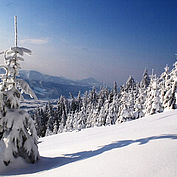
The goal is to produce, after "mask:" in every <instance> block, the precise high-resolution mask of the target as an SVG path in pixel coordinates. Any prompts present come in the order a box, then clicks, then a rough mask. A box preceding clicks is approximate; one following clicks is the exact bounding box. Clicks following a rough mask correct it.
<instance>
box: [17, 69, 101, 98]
mask: <svg viewBox="0 0 177 177" xmlns="http://www.w3.org/2000/svg"><path fill="white" fill-rule="evenodd" d="M19 77H20V78H22V79H23V80H25V81H26V82H28V84H29V85H30V87H31V88H32V89H33V91H34V92H35V94H36V95H37V97H38V98H39V99H57V98H59V97H60V95H63V96H65V97H69V92H71V93H72V94H73V95H74V96H76V95H77V94H78V92H79V91H81V93H84V92H85V91H87V90H90V89H91V88H92V87H93V86H94V87H96V88H99V87H100V86H101V85H102V84H101V82H99V81H97V80H95V79H94V78H87V79H83V80H77V81H74V80H70V79H66V78H64V77H58V76H50V75H47V74H42V73H40V72H38V71H34V70H20V72H19Z"/></svg>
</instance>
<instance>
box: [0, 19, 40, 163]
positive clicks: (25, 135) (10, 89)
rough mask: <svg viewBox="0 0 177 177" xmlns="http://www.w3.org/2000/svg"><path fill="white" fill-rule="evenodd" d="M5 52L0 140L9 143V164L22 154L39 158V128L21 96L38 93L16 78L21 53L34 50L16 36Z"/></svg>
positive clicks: (6, 156)
mask: <svg viewBox="0 0 177 177" xmlns="http://www.w3.org/2000/svg"><path fill="white" fill-rule="evenodd" d="M15 22H16V17H15ZM15 29H16V28H15ZM16 34H17V33H16ZM3 53H4V65H1V67H2V68H4V69H5V74H2V75H1V83H0V97H1V104H0V106H1V107H0V111H1V116H0V135H1V136H0V140H1V141H2V142H3V143H4V147H5V149H4V153H3V155H4V156H3V161H4V164H5V165H8V164H9V163H10V162H12V161H13V160H14V158H17V157H22V158H23V159H25V160H26V161H28V162H31V163H34V162H35V161H37V160H38V159H39V153H38V147H37V134H36V129H35V126H34V123H33V120H32V118H31V117H30V115H29V114H28V113H27V112H25V111H24V110H21V109H20V99H21V98H22V94H21V93H22V92H25V93H27V94H30V95H31V96H32V97H35V94H34V93H33V92H32V90H31V89H30V87H29V86H28V84H27V83H26V82H25V81H23V80H20V79H17V78H16V77H17V75H18V71H19V69H20V64H19V61H23V60H24V59H23V58H22V57H21V56H23V55H24V54H25V53H27V54H31V51H30V50H29V49H25V48H22V47H17V38H16V40H15V47H11V48H10V49H9V50H6V51H4V52H3ZM20 91H21V93H20Z"/></svg>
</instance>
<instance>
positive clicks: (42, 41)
mask: <svg viewBox="0 0 177 177" xmlns="http://www.w3.org/2000/svg"><path fill="white" fill-rule="evenodd" d="M20 43H21V44H35V45H42V44H47V43H48V39H22V40H20Z"/></svg>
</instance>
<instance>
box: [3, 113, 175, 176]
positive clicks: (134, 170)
mask: <svg viewBox="0 0 177 177" xmlns="http://www.w3.org/2000/svg"><path fill="white" fill-rule="evenodd" d="M176 125H177V110H173V111H169V112H164V113H159V114H155V115H152V116H147V117H144V118H141V119H137V120H134V121H130V122H125V123H123V124H118V125H113V126H107V127H95V128H89V129H84V130H82V131H79V132H68V133H62V134H57V135H52V136H49V137H45V138H41V139H39V142H40V143H39V151H40V154H41V159H40V161H39V162H37V163H36V164H25V163H24V162H23V160H22V159H20V158H18V159H17V161H16V162H17V163H15V165H14V164H10V166H9V167H8V168H6V167H4V166H3V164H2V163H0V175H5V176H8V175H13V176H16V175H17V176H25V177H26V176H35V177H36V176H51V177H58V176H62V177H75V176H77V177H83V176H84V177H98V176H99V177H142V176H143V177H167V176H169V177H175V176H177V158H176V156H177V148H176V147H177V128H176Z"/></svg>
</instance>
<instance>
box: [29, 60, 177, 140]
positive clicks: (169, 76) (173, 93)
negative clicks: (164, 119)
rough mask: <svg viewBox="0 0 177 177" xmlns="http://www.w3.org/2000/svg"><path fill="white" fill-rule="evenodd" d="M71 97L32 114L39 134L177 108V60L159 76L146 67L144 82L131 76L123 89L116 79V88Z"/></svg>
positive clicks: (107, 123) (115, 121) (104, 124)
mask: <svg viewBox="0 0 177 177" xmlns="http://www.w3.org/2000/svg"><path fill="white" fill-rule="evenodd" d="M70 97H71V98H70V99H67V98H65V97H63V96H61V97H60V98H59V100H58V103H57V106H56V107H54V106H53V105H52V104H51V103H50V102H49V103H48V104H46V105H45V107H44V108H37V109H36V110H35V111H34V112H33V113H32V118H33V119H34V122H35V126H36V129H37V135H38V136H39V137H44V136H48V135H52V134H57V133H62V132H67V131H73V130H81V129H84V128H90V127H94V126H98V127H99V126H107V125H113V124H118V123H122V122H125V121H128V120H133V119H138V118H141V117H143V116H146V115H151V114H155V113H160V112H163V111H164V110H169V109H176V108H177V101H176V99H177V62H175V63H174V65H173V68H172V70H170V69H169V67H168V66H166V67H165V68H164V72H163V73H162V74H161V75H160V76H159V77H157V76H156V75H154V74H153V73H152V74H151V75H149V74H148V71H147V70H146V69H145V71H144V73H143V76H142V80H141V81H140V82H136V81H135V80H134V78H133V77H132V76H129V78H128V80H127V82H126V83H125V84H124V85H122V86H121V87H120V88H119V89H118V87H117V83H116V82H115V83H114V87H113V88H112V89H108V88H106V87H102V88H101V89H100V90H99V91H96V89H95V88H93V89H92V90H91V91H89V92H88V91H86V92H85V94H84V95H82V96H81V94H80V92H79V94H78V96H77V97H74V96H73V95H72V94H71V93H70Z"/></svg>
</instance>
